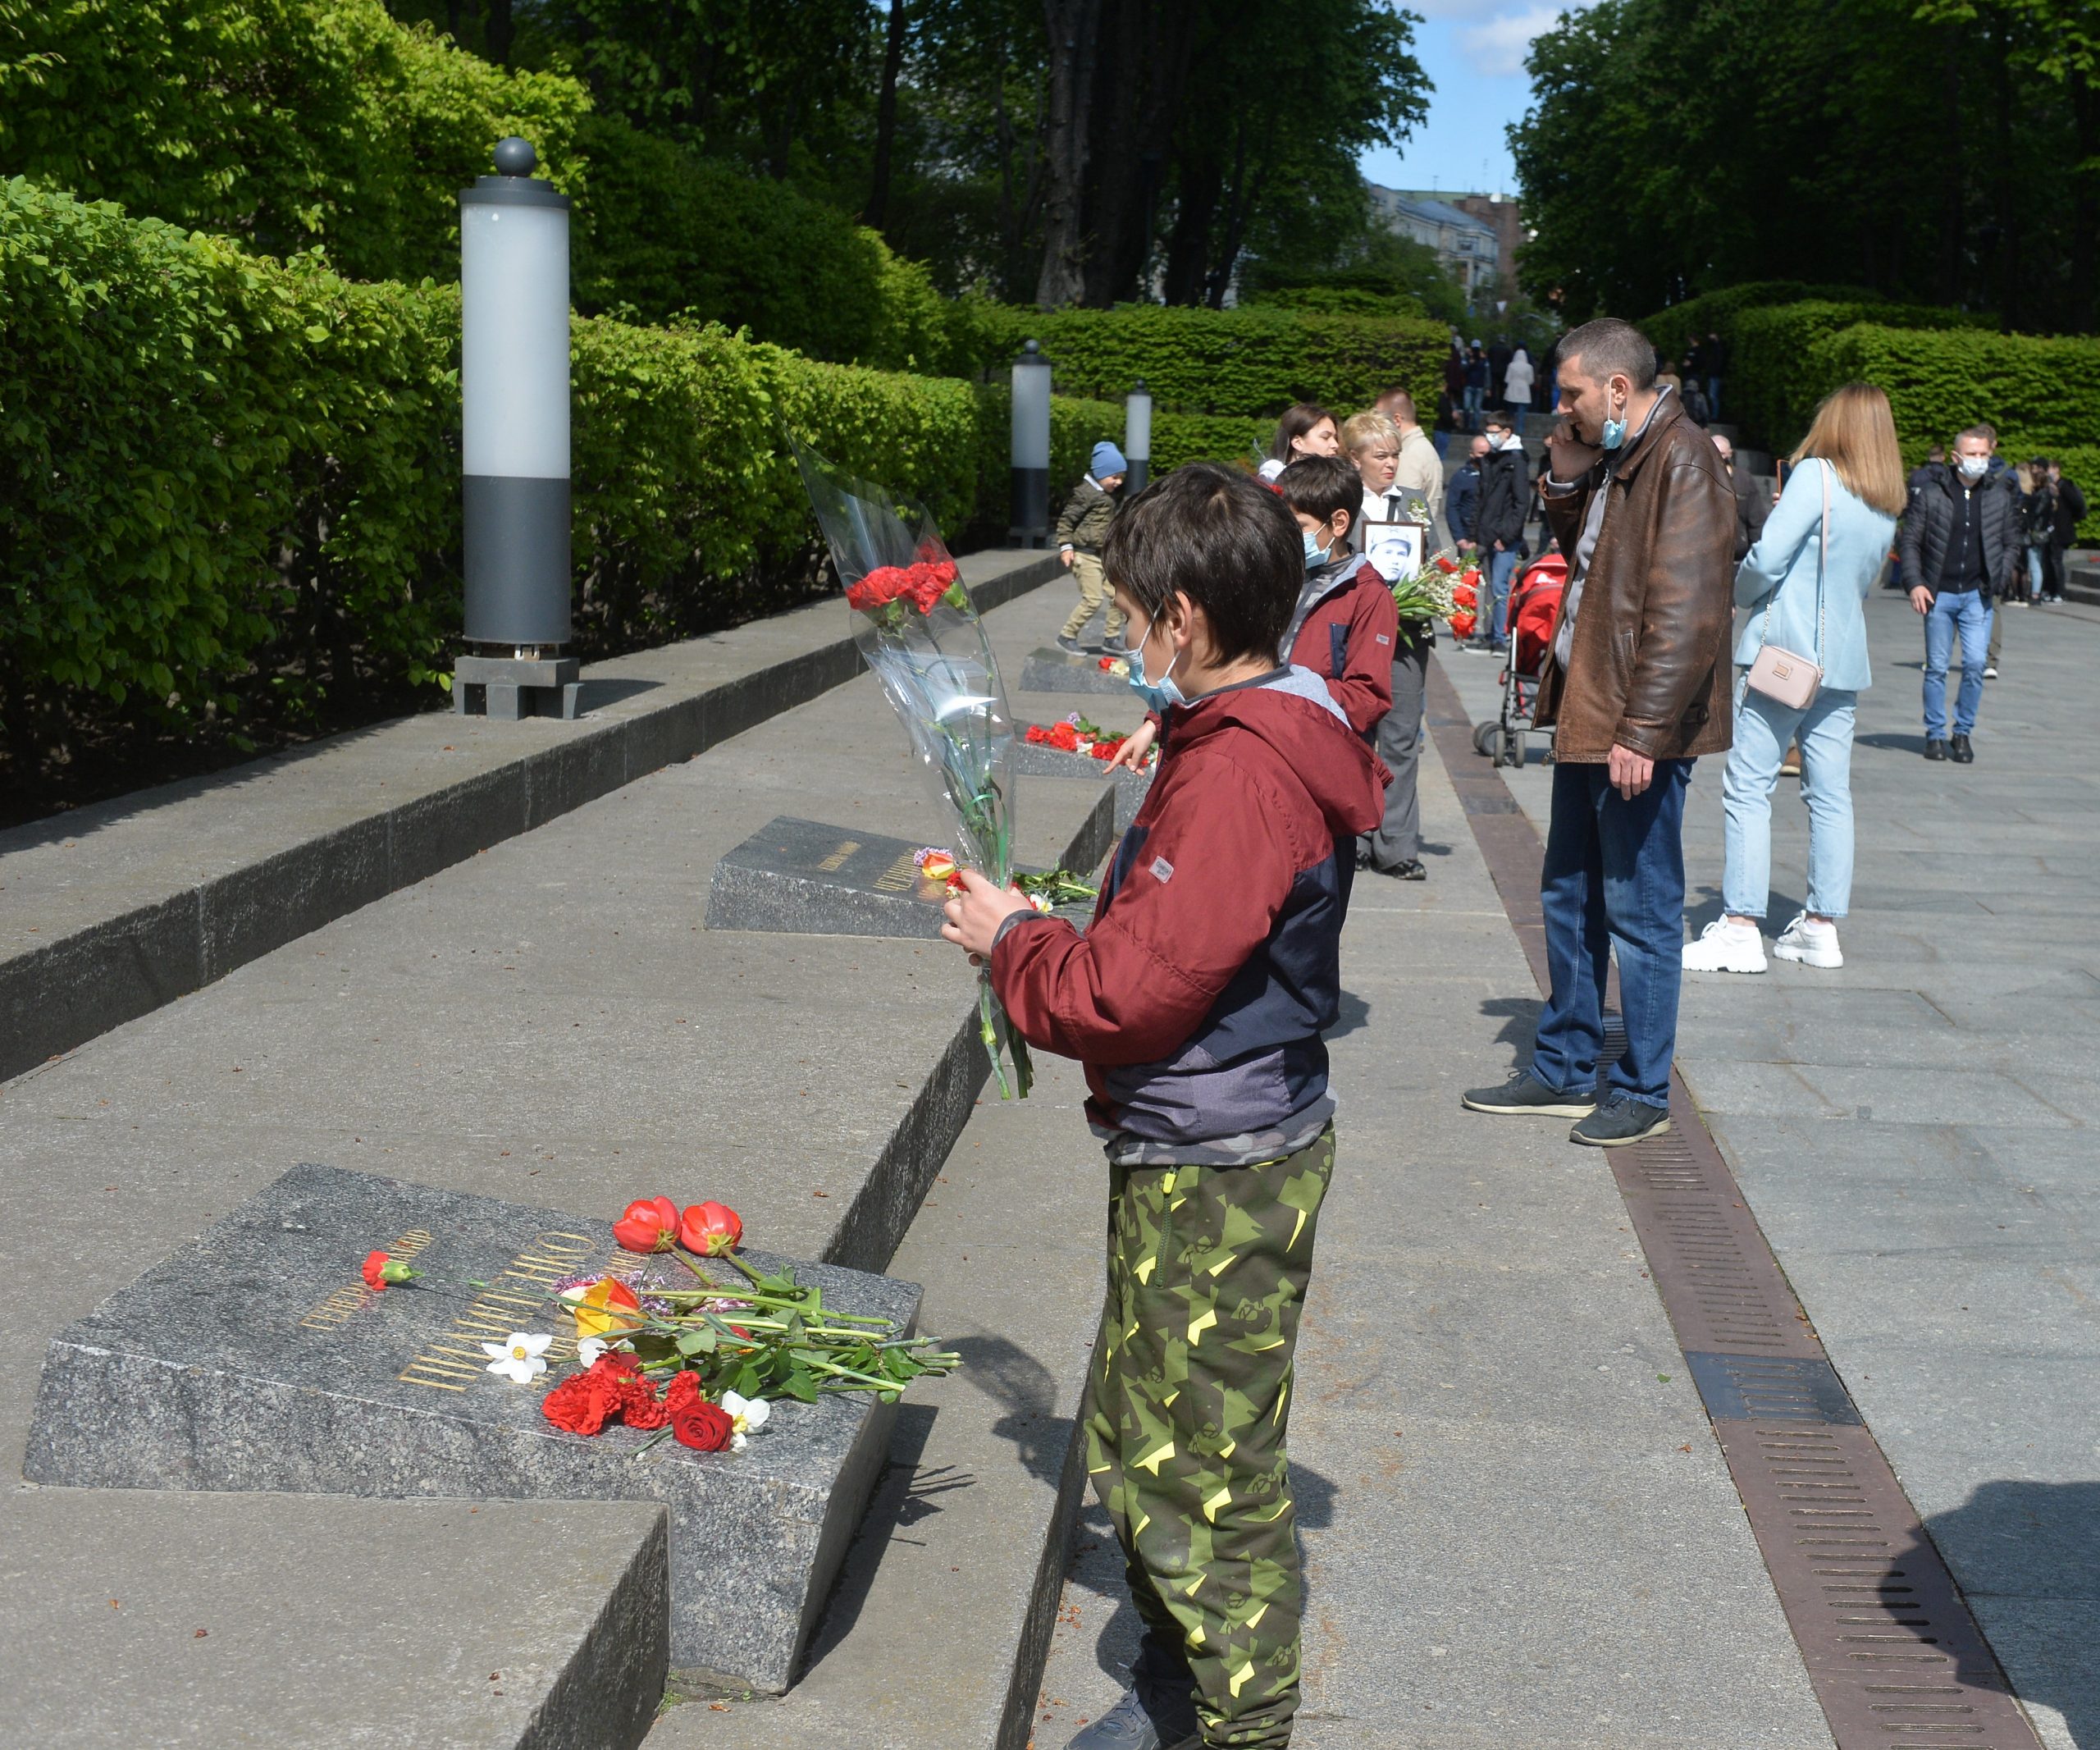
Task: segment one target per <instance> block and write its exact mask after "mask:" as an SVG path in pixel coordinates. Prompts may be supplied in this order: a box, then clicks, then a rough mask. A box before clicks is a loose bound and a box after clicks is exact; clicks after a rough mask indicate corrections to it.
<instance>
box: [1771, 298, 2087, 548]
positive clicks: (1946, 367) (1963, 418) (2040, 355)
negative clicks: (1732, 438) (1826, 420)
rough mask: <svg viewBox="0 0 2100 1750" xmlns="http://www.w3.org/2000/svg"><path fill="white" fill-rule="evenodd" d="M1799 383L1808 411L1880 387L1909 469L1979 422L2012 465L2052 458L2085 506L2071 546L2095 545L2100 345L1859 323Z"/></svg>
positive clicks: (1829, 343)
mask: <svg viewBox="0 0 2100 1750" xmlns="http://www.w3.org/2000/svg"><path fill="white" fill-rule="evenodd" d="M1799 382H1800V383H1801V394H1802V395H1803V396H1804V398H1805V399H1806V400H1808V401H1809V403H1810V405H1811V406H1812V405H1813V404H1814V401H1815V400H1816V399H1817V398H1819V397H1820V396H1822V395H1827V394H1828V393H1829V391H1831V390H1833V389H1834V388H1836V387H1838V386H1839V385H1840V384H1842V383H1848V382H1870V383H1878V384H1879V385H1880V386H1881V387H1882V388H1883V389H1884V390H1886V391H1888V400H1889V405H1890V407H1891V409H1892V410H1893V411H1894V413H1895V415H1896V430H1897V436H1898V437H1900V438H1901V441H1902V444H1903V456H1904V460H1905V461H1906V463H1908V464H1916V463H1918V462H1921V461H1923V460H1924V454H1925V450H1927V448H1928V447H1929V445H1932V444H1933V443H1949V442H1952V440H1953V438H1954V436H1955V434H1956V432H1960V431H1961V429H1962V427H1965V426H1970V425H1974V424H1977V423H1979V422H1981V421H1988V422H1989V423H1991V424H1993V425H1994V426H1996V427H1997V429H1998V436H1999V441H2000V445H2001V448H2002V452H2003V453H2004V454H2005V455H2006V456H2007V457H2009V458H2010V459H2012V460H2014V461H2016V462H2017V461H2020V460H2024V459H2025V458H2027V457H2029V456H2031V455H2048V456H2052V457H2057V458H2060V459H2061V460H2062V461H2063V464H2064V471H2065V472H2066V473H2068V474H2069V475H2070V476H2071V477H2072V478H2073V479H2075V481H2077V482H2078V484H2079V486H2080V487H2082V488H2084V491H2085V494H2086V496H2087V498H2088V499H2089V500H2091V501H2092V502H2093V506H2094V509H2093V514H2091V515H2089V516H2088V517H2087V518H2086V519H2085V521H2084V523H2080V524H2079V537H2080V538H2081V539H2082V540H2085V541H2100V448H2096V447H2095V446H2094V444H2093V410H2094V409H2096V408H2100V340H2076V339H2044V338H2041V337H2038V336H2033V335H2023V334H1993V333H1986V332H1983V331H1978V330H1974V329H1951V330H1942V331H1938V332H1933V331H1924V330H1920V329H1915V328H1897V327H1888V326H1885V325H1883V324H1880V323H1874V322H1860V323H1856V324H1854V325H1853V326H1851V327H1847V328H1845V329H1843V330H1842V331H1840V332H1838V333H1836V334H1832V335H1828V336H1824V337H1823V338H1821V339H1820V340H1818V341H1817V342H1816V343H1815V345H1814V346H1813V348H1812V349H1811V350H1810V352H1809V354H1808V356H1807V358H1806V360H1805V361H1804V363H1803V366H1802V368H1801V372H1800V377H1799Z"/></svg>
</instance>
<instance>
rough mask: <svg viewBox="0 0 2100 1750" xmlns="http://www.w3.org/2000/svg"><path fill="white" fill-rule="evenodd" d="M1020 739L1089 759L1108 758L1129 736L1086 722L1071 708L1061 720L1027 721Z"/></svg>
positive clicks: (1112, 756)
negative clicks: (1054, 721)
mask: <svg viewBox="0 0 2100 1750" xmlns="http://www.w3.org/2000/svg"><path fill="white" fill-rule="evenodd" d="M1021 739H1022V740H1024V741H1025V742H1028V743H1029V746H1031V747H1052V748H1055V749H1056V750H1057V752H1059V753H1080V754H1084V755H1085V756H1087V757H1088V758H1089V759H1094V760H1102V761H1107V760H1112V759H1114V758H1115V757H1116V754H1117V753H1118V752H1121V749H1122V746H1123V743H1124V742H1126V741H1128V740H1129V739H1130V737H1129V736H1127V735H1122V734H1119V733H1116V731H1115V730H1113V729H1103V728H1102V726H1101V725H1100V724H1098V723H1089V722H1088V721H1087V720H1086V719H1085V718H1084V717H1082V716H1081V715H1080V714H1079V713H1078V712H1077V711H1074V712H1073V713H1072V714H1071V715H1070V716H1069V717H1067V718H1066V719H1065V720H1064V721H1063V722H1062V723H1031V724H1029V726H1028V728H1027V729H1025V730H1024V731H1023V732H1022V734H1021Z"/></svg>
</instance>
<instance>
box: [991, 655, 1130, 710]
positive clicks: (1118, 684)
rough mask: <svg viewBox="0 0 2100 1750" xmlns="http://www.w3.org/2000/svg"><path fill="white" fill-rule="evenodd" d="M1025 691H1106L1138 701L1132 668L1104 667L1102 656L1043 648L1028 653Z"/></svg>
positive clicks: (1023, 681) (1024, 669)
mask: <svg viewBox="0 0 2100 1750" xmlns="http://www.w3.org/2000/svg"><path fill="white" fill-rule="evenodd" d="M1020 690H1021V691H1022V692H1106V693H1112V694H1114V695H1116V696H1117V697H1121V698H1126V699H1130V700H1131V701H1133V702H1134V701H1135V699H1136V695H1135V694H1134V693H1133V692H1131V691H1130V680H1129V679H1128V671H1127V670H1125V673H1123V674H1118V673H1117V672H1116V670H1115V669H1104V668H1103V667H1102V665H1101V658H1100V657H1098V656H1085V655H1083V654H1082V655H1079V656H1075V655H1074V654H1073V653H1072V652H1071V651H1062V650H1056V649H1051V648H1042V649H1037V650H1032V651H1029V653H1028V660H1026V661H1025V662H1024V663H1023V664H1022V665H1021V668H1020Z"/></svg>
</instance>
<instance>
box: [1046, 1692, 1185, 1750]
mask: <svg viewBox="0 0 2100 1750" xmlns="http://www.w3.org/2000/svg"><path fill="white" fill-rule="evenodd" d="M1168 1729H1169V1730H1170V1731H1171V1730H1172V1729H1173V1728H1172V1727H1171V1726H1170V1727H1169V1728H1168ZM1201 1743H1203V1733H1202V1732H1201V1731H1200V1730H1198V1731H1196V1732H1193V1733H1190V1734H1186V1735H1177V1736H1176V1737H1173V1738H1162V1736H1161V1735H1160V1729H1159V1726H1158V1724H1157V1722H1156V1721H1155V1720H1153V1716H1151V1715H1150V1714H1148V1713H1147V1712H1146V1711H1145V1704H1144V1702H1142V1701H1140V1700H1139V1698H1138V1692H1137V1691H1136V1690H1135V1689H1126V1690H1125V1691H1124V1693H1123V1699H1122V1700H1121V1701H1120V1702H1117V1703H1116V1705H1115V1706H1114V1707H1112V1708H1110V1709H1109V1710H1108V1711H1107V1713H1105V1714H1103V1716H1101V1717H1100V1718H1099V1719H1098V1720H1094V1721H1093V1723H1092V1724H1091V1725H1084V1726H1081V1727H1080V1729H1079V1731H1078V1732H1077V1733H1076V1734H1075V1735H1074V1736H1073V1737H1072V1738H1071V1739H1070V1740H1069V1741H1068V1742H1067V1743H1066V1746H1065V1750H1197V1747H1198V1746H1199V1745H1200V1744H1201Z"/></svg>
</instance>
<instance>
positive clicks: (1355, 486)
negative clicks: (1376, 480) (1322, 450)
mask: <svg viewBox="0 0 2100 1750" xmlns="http://www.w3.org/2000/svg"><path fill="white" fill-rule="evenodd" d="M1276 491H1279V492H1281V493H1282V494H1283V501H1284V502H1285V504H1286V505H1290V508H1291V509H1293V510H1299V511H1303V513H1304V514H1306V515H1307V516H1308V517H1312V518H1313V519H1316V520H1317V521H1319V522H1322V523H1331V522H1333V521H1334V519H1335V512H1336V511H1338V510H1346V511H1347V512H1348V513H1349V525H1350V527H1352V528H1354V526H1355V524H1356V520H1357V519H1358V517H1360V516H1361V515H1363V477H1362V476H1361V475H1359V474H1358V473H1357V471H1356V464H1354V463H1353V462H1346V461H1344V460H1343V459H1342V458H1341V457H1340V456H1338V455H1308V456H1300V457H1299V459H1298V460H1296V461H1295V462H1293V463H1292V464H1290V467H1288V468H1285V470H1284V471H1283V472H1282V473H1280V474H1278V475H1277V476H1276Z"/></svg>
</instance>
